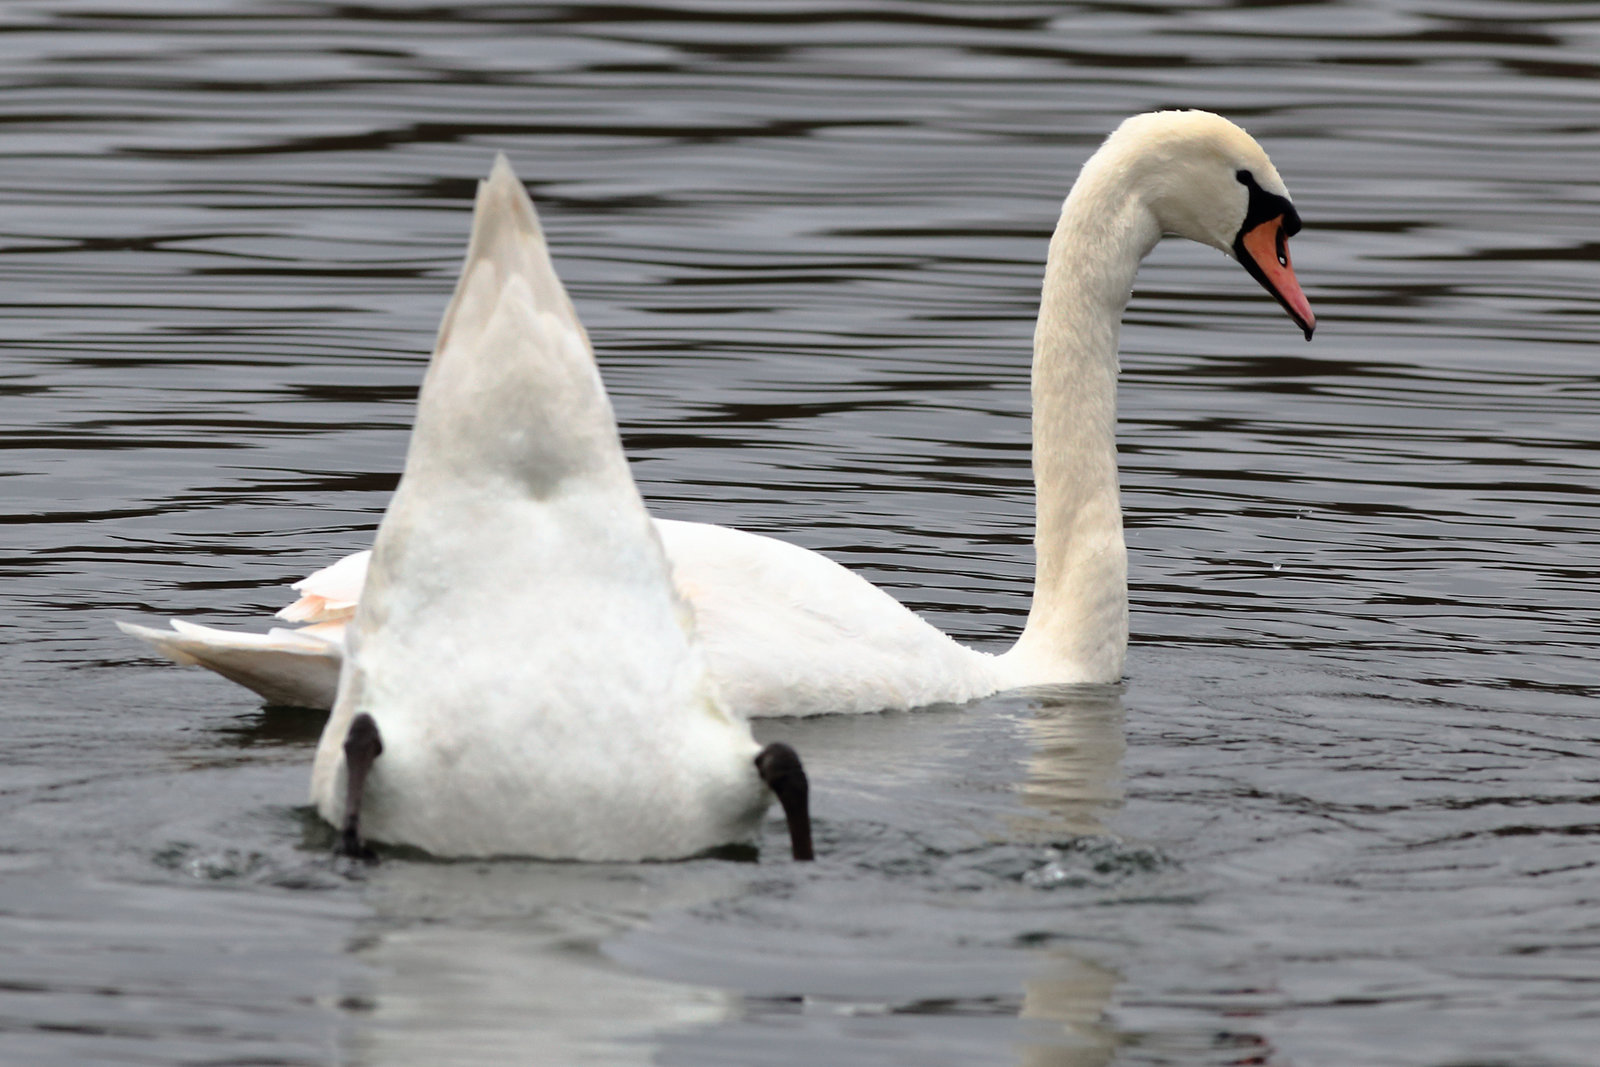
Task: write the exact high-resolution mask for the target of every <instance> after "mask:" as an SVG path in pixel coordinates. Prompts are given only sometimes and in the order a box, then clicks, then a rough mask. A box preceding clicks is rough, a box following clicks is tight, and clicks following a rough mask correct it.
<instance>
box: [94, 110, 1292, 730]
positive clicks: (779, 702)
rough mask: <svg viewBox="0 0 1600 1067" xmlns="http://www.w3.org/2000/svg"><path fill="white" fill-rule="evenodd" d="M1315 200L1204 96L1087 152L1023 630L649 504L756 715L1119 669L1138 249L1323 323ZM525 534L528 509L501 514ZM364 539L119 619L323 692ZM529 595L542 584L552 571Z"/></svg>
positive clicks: (1059, 309)
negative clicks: (970, 640) (248, 615)
mask: <svg viewBox="0 0 1600 1067" xmlns="http://www.w3.org/2000/svg"><path fill="white" fill-rule="evenodd" d="M1299 229H1300V218H1299V215H1298V213H1297V212H1296V210H1295V207H1294V205H1293V203H1292V202H1291V200H1290V198H1289V192H1288V189H1287V187H1286V186H1285V185H1284V183H1283V180H1282V178H1280V177H1279V175H1278V172H1277V169H1276V168H1275V167H1274V166H1273V165H1272V162H1271V161H1270V160H1269V159H1268V158H1267V155H1266V153H1265V152H1264V151H1263V150H1262V149H1261V147H1260V145H1258V144H1257V143H1256V142H1255V140H1254V139H1252V138H1251V137H1250V136H1249V134H1247V133H1245V131H1244V130H1242V129H1240V128H1239V127H1238V126H1236V125H1234V124H1233V123H1232V122H1229V121H1228V120H1226V119H1224V118H1221V117H1219V116H1217V115H1213V114H1210V113H1207V112H1203V111H1163V112H1154V113H1151V114H1146V115H1138V116H1135V117H1133V118H1130V119H1128V120H1126V121H1125V122H1123V123H1122V125H1121V126H1119V127H1118V128H1117V130H1116V131H1115V132H1113V133H1112V134H1111V136H1110V137H1108V138H1107V139H1106V141H1105V143H1104V144H1102V145H1101V147H1100V149H1099V150H1098V151H1096V152H1095V154H1094V155H1093V156H1091V157H1090V159H1089V160H1088V161H1087V162H1086V163H1085V164H1084V166H1083V170H1082V172H1081V173H1080V174H1079V176H1078V179H1077V181H1076V182H1075V183H1074V184H1073V187H1072V191H1071V193H1070V194H1069V195H1068V196H1067V199H1066V202H1065V204H1064V205H1063V208H1062V212H1061V218H1060V221H1059V222H1058V223H1057V225H1056V229H1055V233H1054V236H1053V237H1052V238H1051V241H1050V252H1049V257H1048V260H1047V262H1046V266H1045V277H1044V287H1043V293H1042V297H1041V301H1040V308H1039V319H1038V325H1037V328H1036V329H1035V332H1034V347H1033V387H1032V388H1033V469H1034V480H1035V485H1036V490H1037V509H1038V519H1037V528H1036V533H1035V539H1034V540H1035V548H1036V554H1037V563H1036V566H1037V572H1036V576H1035V581H1034V596H1033V603H1032V606H1031V607H1030V610H1029V613H1028V621H1027V625H1026V626H1025V627H1024V629H1023V632H1022V635H1021V636H1020V638H1019V639H1018V640H1017V643H1016V644H1015V645H1014V646H1013V647H1012V648H1011V649H1010V650H1009V651H1007V652H1005V653H1003V654H1000V655H990V654H988V653H984V652H979V651H976V650H973V649H969V648H967V647H965V646H963V645H961V644H958V643H957V642H956V641H954V640H952V639H951V638H949V637H947V636H946V635H945V634H943V633H941V632H939V631H938V630H937V629H935V628H934V627H933V626H931V625H930V624H928V623H927V622H926V621H924V620H923V619H921V618H920V617H918V616H917V615H916V614H914V613H913V612H911V611H909V610H908V609H906V608H905V607H904V606H902V605H901V604H900V603H899V602H898V601H896V600H895V599H894V598H893V597H891V596H889V595H888V594H887V593H885V592H883V591H882V590H880V589H877V588H876V587H874V586H873V585H871V584H870V583H869V582H867V581H865V580H864V579H862V578H861V577H859V576H857V575H855V574H853V573H851V572H850V571H848V570H846V569H845V568H843V567H841V566H839V565H838V564H837V563H834V562H833V561H832V560H829V559H827V558H826V557H824V556H821V555H818V554H817V553H814V552H811V551H808V550H806V549H802V548H799V547H797V546H795V545H792V544H789V543H787V542H784V541H780V540H777V539H775V538H770V537H763V536H759V535H755V534H749V533H744V532H741V531H738V530H732V529H728V528H726V527H721V526H714V525H709V524H704V523H688V522H675V521H668V520H662V519H656V520H654V522H655V526H656V529H657V532H658V533H659V535H660V538H661V543H662V545H663V546H664V548H665V550H666V556H667V559H668V561H669V562H670V564H671V568H672V575H673V582H674V584H675V585H676V587H677V589H678V591H679V593H680V595H681V596H682V597H683V599H684V600H685V601H686V602H687V603H688V604H689V605H690V607H691V608H692V610H693V613H694V618H695V626H696V629H697V630H698V632H699V635H700V637H701V640H702V641H703V644H704V648H705V654H706V657H707V661H708V664H709V666H710V671H711V675H712V677H713V678H714V679H715V682H716V685H717V687H718V690H719V691H720V692H721V694H722V696H723V698H724V699H725V700H726V702H727V704H728V706H729V707H730V708H731V709H732V710H733V711H735V712H736V713H742V714H743V715H746V716H762V715H811V714H821V713H830V712H835V713H836V712H862V711H877V710H882V709H887V708H911V707H918V706H922V705H927V704H933V703H945V702H963V701H967V700H971V699H975V698H977V697H981V696H985V695H988V694H990V693H994V692H997V691H999V690H1002V689H1009V688H1014V687H1017V686H1024V685H1041V684H1055V683H1089V682H1114V681H1116V680H1118V679H1119V678H1120V677H1121V676H1122V671H1123V663H1124V659H1125V656H1126V652H1127V643H1128V594H1127V555H1126V549H1125V547H1124V543H1123V532H1122V508H1121V499H1120V494H1119V490H1118V480H1117V451H1116V406H1117V405H1116V378H1117V343H1118V335H1119V331H1120V327H1121V319H1122V313H1123V310H1124V308H1125V307H1126V305H1127V302H1128V298H1129V296H1130V295H1131V293H1132V289H1133V282H1134V277H1135V275H1136V273H1137V272H1138V268H1139V264H1140V263H1141V262H1142V261H1143V259H1144V258H1145V256H1146V255H1147V254H1149V252H1150V251H1151V249H1153V248H1154V247H1155V245H1156V243H1157V242H1158V241H1159V240H1160V239H1161V238H1162V237H1163V236H1166V235H1174V236H1178V237H1185V238H1188V239H1190V240H1193V241H1198V242H1200V243H1202V244H1206V245H1210V246H1211V247H1213V248H1216V249H1219V250H1220V251H1222V252H1224V253H1226V254H1228V255H1229V256H1231V257H1233V258H1234V259H1236V260H1237V261H1238V262H1239V263H1240V265H1241V266H1243V267H1244V268H1245V269H1246V271H1248V272H1249V273H1250V275H1251V276H1252V277H1254V278H1255V279H1256V280H1257V281H1258V282H1260V283H1261V285H1262V286H1263V287H1265V288H1266V290H1267V291H1268V292H1269V293H1270V294H1271V295H1272V296H1273V297H1274V298H1275V299H1276V300H1277V301H1278V303H1279V304H1281V305H1282V306H1283V308H1284V310H1285V311H1287V312H1288V314H1289V315H1290V317H1291V318H1292V319H1293V320H1294V321H1295V323H1296V324H1297V325H1298V326H1299V327H1300V328H1301V329H1302V330H1303V331H1304V333H1305V335H1306V338H1307V339H1308V340H1309V339H1310V337H1311V333H1312V330H1313V329H1314V328H1315V325H1316V320H1315V317H1314V316H1313V314H1312V312H1311V307H1310V304H1309V303H1308V302H1307V300H1306V297H1305V294H1304V293H1303V292H1302V291H1301V288H1300V285H1299V282H1298V281H1297V280H1296V278H1295V274H1294V270H1293V267H1292V266H1291V265H1290V261H1289V252H1288V245H1287V241H1288V238H1289V237H1291V236H1293V235H1294V234H1295V233H1297V232H1298V231H1299ZM506 533H507V535H508V536H515V531H507V532H506ZM367 555H368V554H367V553H359V554H357V555H356V556H352V557H349V558H347V559H345V560H342V561H340V562H339V563H336V564H334V565H333V566H332V567H329V568H326V569H325V570H323V571H319V572H317V574H314V575H312V576H311V577H310V578H308V579H306V580H305V581H304V582H301V583H300V584H299V585H298V586H297V588H298V589H299V590H300V591H301V593H302V594H303V595H302V597H301V599H300V600H299V601H297V602H296V603H295V604H293V605H291V606H290V607H289V608H287V609H285V611H284V612H281V613H280V615H281V616H283V617H284V618H286V619H288V620H289V621H295V622H305V623H308V624H309V625H308V626H306V627H305V628H303V629H299V630H287V629H279V630H274V631H272V632H271V633H269V634H264V635H263V634H247V633H237V632H230V631H223V630H217V629H212V628H207V627H199V626H195V625H193V624H188V623H182V622H177V621H175V622H174V623H173V629H172V630H158V629H152V628H149V627H142V626H132V625H127V624H119V625H122V626H123V629H125V630H126V631H128V632H129V633H132V634H134V635H135V636H138V637H140V638H142V639H144V640H145V641H147V642H149V643H150V644H151V645H153V646H155V647H156V648H157V649H159V650H160V651H162V652H163V653H164V654H166V655H167V656H169V657H170V658H172V659H174V660H176V661H178V662H180V663H198V664H200V665H203V666H206V667H209V668H211V669H212V670H215V671H217V672H218V673H220V674H223V675H224V676H226V677H228V678H231V679H233V680H234V681H237V682H240V683H241V684H243V685H246V686H249V687H250V688H251V689H253V690H255V691H256V692H257V693H260V694H261V695H262V696H264V697H265V698H266V699H268V700H269V701H272V702H275V703H283V704H293V705H302V706H309V707H327V706H329V705H330V704H331V703H332V701H333V697H334V693H335V691H336V689H337V683H338V678H339V671H340V664H341V661H342V659H343V653H344V639H345V634H344V630H345V627H346V626H347V623H348V620H349V619H350V618H351V617H352V616H353V614H354V611H355V605H356V602H357V600H358V598H359V596H360V593H361V588H362V583H363V582H364V580H365V570H366V558H367ZM525 595H528V596H537V595H539V594H538V591H537V590H526V591H525Z"/></svg>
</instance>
